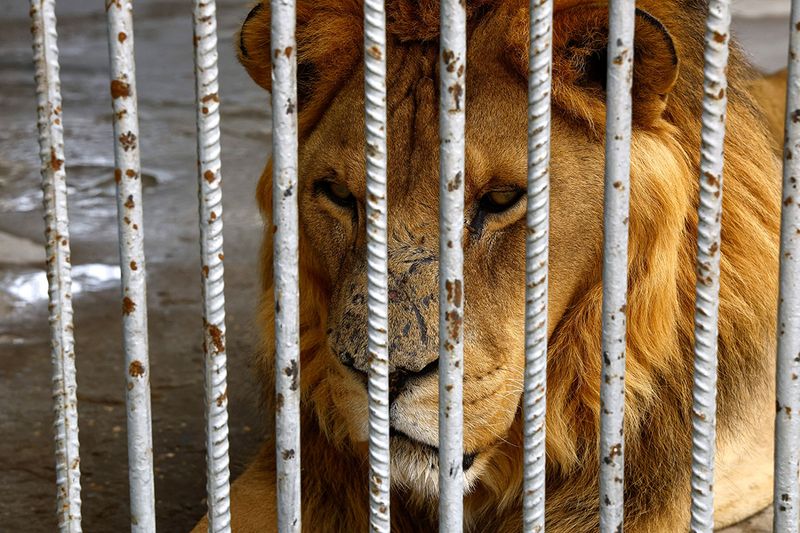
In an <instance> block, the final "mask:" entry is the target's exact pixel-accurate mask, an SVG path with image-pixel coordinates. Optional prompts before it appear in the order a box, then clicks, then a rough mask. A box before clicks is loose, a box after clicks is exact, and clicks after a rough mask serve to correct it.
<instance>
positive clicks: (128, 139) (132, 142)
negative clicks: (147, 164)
mask: <svg viewBox="0 0 800 533" xmlns="http://www.w3.org/2000/svg"><path fill="white" fill-rule="evenodd" d="M119 142H120V143H121V144H122V149H123V150H125V151H126V152H127V151H128V150H133V149H135V148H136V135H134V133H133V132H132V131H129V132H128V133H123V134H122V135H120V136H119Z"/></svg>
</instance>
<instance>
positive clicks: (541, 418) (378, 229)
mask: <svg viewBox="0 0 800 533" xmlns="http://www.w3.org/2000/svg"><path fill="white" fill-rule="evenodd" d="M54 8H55V0H31V18H32V33H33V51H34V61H35V66H36V90H37V97H38V106H37V113H38V121H37V122H38V127H39V143H40V155H41V160H42V189H43V195H44V209H45V236H46V242H47V273H48V280H49V299H50V305H49V310H50V315H49V320H50V328H51V345H52V353H51V356H52V362H53V380H52V381H53V400H54V415H55V423H54V431H55V450H56V486H57V514H58V524H59V529H60V531H64V532H78V531H80V530H81V494H80V490H81V487H80V459H79V448H78V424H77V417H78V413H77V400H76V388H77V386H76V373H75V353H74V349H73V344H74V343H73V336H72V304H71V289H70V282H71V278H70V257H69V253H70V251H69V250H70V249H69V221H68V216H67V209H66V205H67V188H66V174H65V157H64V144H63V124H62V120H61V95H60V84H59V68H58V48H57V44H56V40H57V37H56V19H55V12H54ZM271 9H272V12H271V13H272V14H271V20H272V22H271V24H272V27H271V43H272V47H273V49H274V50H275V51H276V53H275V54H271V55H272V56H273V66H272V67H273V86H272V87H273V90H272V106H273V109H275V110H281V111H283V112H276V113H274V115H273V184H274V190H273V225H274V254H275V256H274V265H275V347H276V360H275V362H276V364H275V372H276V390H275V393H276V459H277V474H278V475H277V493H278V529H279V531H281V532H288V531H294V532H298V531H300V530H301V492H300V486H301V485H300V419H299V417H300V390H299V389H300V387H299V382H300V374H299V373H300V367H299V362H300V342H299V341H300V339H299V271H298V204H297V198H298V197H297V195H298V168H297V162H298V156H297V147H298V138H297V135H298V133H297V82H296V73H297V63H296V50H297V47H296V42H295V10H296V5H295V1H294V0H272V1H271ZM106 10H107V12H108V30H109V33H108V38H109V55H110V60H111V63H110V67H111V84H110V86H111V99H112V105H113V111H114V151H115V161H116V169H115V180H116V183H117V205H118V215H119V221H118V224H119V237H120V267H121V271H122V294H121V307H122V321H123V331H124V352H125V363H126V365H125V369H126V380H127V390H126V398H127V402H126V405H127V414H128V455H129V459H128V461H129V479H130V488H131V494H130V500H131V529H132V530H133V531H141V532H150V531H155V496H154V489H153V457H152V455H153V450H152V431H151V412H150V387H149V380H150V368H149V364H148V348H147V308H146V288H145V261H144V252H143V230H144V225H143V218H142V194H141V180H140V161H139V150H138V135H139V133H138V119H137V112H136V103H137V100H136V84H135V69H134V54H133V52H134V47H133V22H132V1H131V0H114V1H107V2H106ZM215 13H216V10H215V4H214V1H213V0H205V1H202V0H194V11H193V15H194V46H195V74H196V103H197V128H198V140H197V151H198V184H199V185H198V191H199V214H200V217H199V219H200V230H201V231H200V233H201V243H200V249H201V280H202V290H203V301H204V332H203V335H204V341H205V342H204V352H205V385H206V394H205V404H206V421H207V425H206V432H207V439H206V447H207V466H208V470H207V476H208V481H207V491H208V511H209V531H214V532H224V531H230V523H231V515H230V482H229V459H228V429H227V417H228V415H227V388H226V351H225V311H224V295H223V292H224V285H223V260H224V255H223V251H222V205H221V189H220V183H221V179H222V176H221V170H220V167H221V163H220V153H221V150H220V144H219V138H220V130H219V88H218V80H217V78H218V70H217V49H216V45H217V37H216V15H215ZM530 15H531V21H532V22H531V28H530V72H529V79H528V90H529V92H528V191H527V199H528V209H527V225H528V233H527V253H526V324H525V348H526V349H525V353H526V368H525V389H524V390H525V392H524V398H523V407H524V438H525V441H524V493H523V513H524V516H523V523H524V530H525V531H526V532H541V531H544V527H545V523H544V509H545V449H544V443H545V404H546V401H545V398H546V368H547V365H546V363H547V297H548V292H547V284H548V260H547V258H548V246H549V245H548V239H549V226H548V224H549V223H548V219H549V193H550V185H549V180H550V175H549V160H550V91H551V69H552V18H553V0H531V2H530ZM730 18H731V17H730V3H729V1H728V0H711V1H710V2H709V15H708V21H707V28H706V35H705V43H706V44H705V46H706V51H705V64H706V66H705V81H704V93H703V117H702V123H703V129H702V150H701V175H700V176H698V179H699V183H700V202H699V208H698V219H699V227H698V256H697V263H698V276H697V289H696V310H695V338H696V343H695V378H694V407H693V415H692V423H693V450H692V458H693V462H692V512H691V524H690V528H691V530H692V531H697V532H709V533H710V532H711V531H713V521H714V517H713V494H714V492H713V479H714V469H713V466H714V448H715V436H716V380H717V319H718V305H719V261H720V258H719V244H720V219H721V207H722V200H721V197H722V182H723V179H722V176H723V143H724V137H725V114H726V106H727V81H726V68H727V60H728V43H729V29H730ZM791 19H792V25H791V28H792V30H791V31H792V33H791V45H790V63H789V87H788V95H787V117H786V149H785V154H784V184H783V187H784V193H783V194H784V200H785V201H784V208H783V215H782V224H781V267H780V270H781V276H780V304H779V315H778V319H779V320H778V332H777V334H778V358H777V404H778V412H777V415H776V434H775V446H776V449H775V459H776V460H775V487H774V496H775V499H774V509H775V526H774V527H775V531H780V532H789V531H792V532H795V531H797V529H798V509H799V507H798V506H799V504H800V501H798V500H799V499H800V494H799V493H800V487H798V478H797V471H798V461H799V460H800V451H799V450H800V448H799V447H798V446H797V443H798V442H799V441H800V419H798V417H797V416H795V417H794V418H792V416H791V413H792V410H794V412H795V413H797V412H799V411H800V382H799V381H798V380H797V379H796V377H797V375H800V362H798V361H797V360H796V359H795V357H794V356H795V354H797V353H798V352H800V307H799V306H800V207H798V203H797V202H790V201H788V200H789V199H790V197H791V196H790V195H791V194H792V191H794V190H795V189H796V183H795V182H796V179H795V177H796V176H797V175H798V172H800V159H798V158H793V157H792V156H793V152H794V151H796V150H797V149H798V148H800V122H798V121H797V120H796V113H797V112H796V111H794V110H797V109H800V0H793V2H792V15H791ZM441 20H442V24H441V46H440V72H441V74H440V76H441V78H440V107H439V110H440V112H439V116H440V139H441V146H440V165H441V168H440V195H441V202H440V262H439V269H440V270H439V279H440V313H439V320H440V327H439V331H440V339H439V354H440V359H439V371H440V383H439V387H440V389H439V390H440V395H439V401H440V408H439V454H440V455H439V461H440V464H441V465H445V466H446V467H445V468H440V469H439V483H440V503H439V505H440V512H439V517H440V518H439V519H440V531H442V532H446V531H459V530H461V528H462V521H463V502H462V496H463V486H464V479H463V477H464V474H463V470H462V457H463V411H462V377H463V364H462V362H463V330H462V328H461V327H460V324H461V323H462V319H463V313H464V291H463V251H462V246H461V243H462V237H463V235H462V232H463V216H464V152H465V142H464V128H465V107H466V106H465V102H466V100H465V98H466V83H467V70H466V58H467V50H466V11H465V5H464V3H463V2H460V1H459V0H442V1H441ZM364 21H365V32H364V58H365V121H366V122H365V123H366V139H365V152H366V161H367V163H366V164H367V167H366V175H367V190H368V193H369V194H368V201H367V206H366V207H367V220H368V224H367V240H368V334H369V344H368V350H369V354H370V356H371V357H370V361H371V362H370V369H369V386H368V387H369V413H370V414H369V462H370V477H369V483H370V489H371V490H370V524H371V528H372V529H374V530H375V531H378V532H388V531H389V529H390V507H389V500H390V497H389V494H390V481H389V480H390V468H389V465H390V458H389V454H390V450H389V438H390V436H389V399H388V378H389V369H390V366H391V365H390V363H389V361H390V359H389V353H388V301H387V300H388V288H387V284H388V266H387V254H388V252H387V250H388V245H387V216H388V209H387V195H386V185H387V155H388V154H387V144H386V135H387V123H386V80H385V78H386V55H387V40H386V14H385V5H384V1H383V0H365V5H364ZM609 28H610V29H609V35H610V39H609V41H610V44H609V48H608V91H607V94H608V96H607V114H606V139H607V143H606V169H605V175H606V177H605V224H604V263H603V333H602V335H603V338H602V346H603V353H602V354H597V356H598V357H602V362H603V364H602V376H601V402H602V406H603V409H602V412H601V432H600V454H601V457H600V458H601V461H600V465H601V466H600V501H599V502H598V505H599V512H600V530H601V531H602V532H603V533H611V532H615V531H621V530H622V523H623V503H624V486H623V485H624V482H623V479H624V438H623V428H624V425H623V418H624V378H625V339H626V320H625V319H626V297H627V294H626V289H627V262H628V258H627V248H628V212H629V198H630V196H629V195H630V148H631V122H632V120H631V113H632V112H631V106H632V102H631V79H632V69H633V52H634V46H633V42H634V41H633V37H634V29H635V3H634V1H633V0H611V1H610V20H609Z"/></svg>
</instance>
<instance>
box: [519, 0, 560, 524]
mask: <svg viewBox="0 0 800 533" xmlns="http://www.w3.org/2000/svg"><path fill="white" fill-rule="evenodd" d="M530 25H531V26H530V65H529V69H530V72H529V75H528V212H527V224H528V232H527V241H526V280H525V283H526V285H525V302H526V306H525V397H524V405H523V414H524V417H525V421H524V422H525V430H524V432H525V451H524V454H525V456H524V487H523V490H524V492H523V525H524V527H523V530H524V531H526V532H528V533H537V532H542V531H544V501H545V410H546V405H547V394H546V389H547V296H548V291H547V283H548V275H547V269H548V253H549V237H550V223H549V220H550V91H551V87H552V74H551V70H552V60H553V2H552V0H544V1H542V0H531V2H530Z"/></svg>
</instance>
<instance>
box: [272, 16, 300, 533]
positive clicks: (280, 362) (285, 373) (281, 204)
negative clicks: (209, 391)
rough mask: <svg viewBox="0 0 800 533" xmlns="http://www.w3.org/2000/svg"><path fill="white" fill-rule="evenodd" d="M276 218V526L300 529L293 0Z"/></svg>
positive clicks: (284, 53) (279, 108) (277, 55)
mask: <svg viewBox="0 0 800 533" xmlns="http://www.w3.org/2000/svg"><path fill="white" fill-rule="evenodd" d="M271 10H272V11H271V16H272V21H271V24H272V28H271V43H272V49H273V51H274V53H273V54H271V55H272V109H273V113H272V154H273V155H272V187H273V189H272V224H273V232H274V234H273V246H274V255H273V264H274V268H275V287H274V291H275V395H276V402H275V405H276V410H275V454H276V461H277V477H278V485H277V488H278V531H279V532H280V533H287V532H299V531H300V530H301V520H300V514H301V502H300V315H299V305H300V298H299V296H300V295H299V273H298V266H299V265H298V213H297V189H298V182H297V45H296V43H295V11H296V6H295V1H294V0H272V3H271Z"/></svg>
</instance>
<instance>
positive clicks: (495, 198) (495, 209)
mask: <svg viewBox="0 0 800 533" xmlns="http://www.w3.org/2000/svg"><path fill="white" fill-rule="evenodd" d="M524 195H525V191H524V190H523V189H498V190H495V191H489V192H487V193H486V194H484V195H483V196H482V197H481V200H480V202H481V209H482V210H484V211H486V212H487V213H502V212H503V211H507V210H508V209H510V208H511V207H513V206H515V205H516V204H517V202H519V201H520V200H521V199H522V197H523V196H524Z"/></svg>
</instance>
